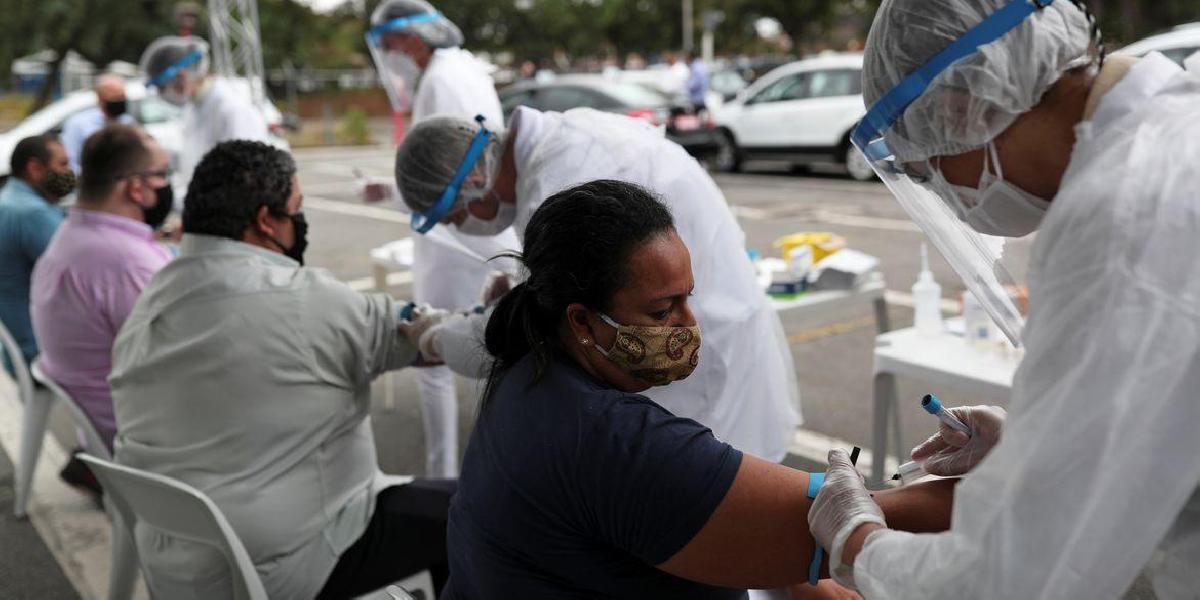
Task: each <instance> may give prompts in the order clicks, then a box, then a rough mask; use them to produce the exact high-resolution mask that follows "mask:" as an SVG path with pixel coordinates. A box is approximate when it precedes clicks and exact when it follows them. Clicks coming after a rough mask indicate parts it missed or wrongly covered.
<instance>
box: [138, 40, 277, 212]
mask: <svg viewBox="0 0 1200 600" xmlns="http://www.w3.org/2000/svg"><path fill="white" fill-rule="evenodd" d="M141 68H142V71H143V72H144V73H146V77H147V80H146V87H148V88H154V89H157V90H158V95H159V96H160V97H161V98H162V99H163V100H166V101H167V102H170V103H171V104H174V105H175V106H180V107H183V145H182V147H181V148H180V151H179V166H178V168H177V169H176V170H175V174H176V178H175V181H174V186H175V189H176V190H179V191H180V192H183V191H186V190H187V186H188V183H189V182H190V181H191V179H192V172H193V171H195V169H196V165H197V164H199V163H200V159H202V158H204V155H205V154H206V153H208V151H209V150H211V149H212V148H213V146H216V145H217V144H218V143H220V142H224V141H227V140H256V141H260V142H270V141H271V137H270V131H269V129H268V128H267V119H266V117H265V116H263V112H262V110H261V109H260V108H259V107H258V106H255V104H254V99H253V97H252V96H251V93H250V89H249V86H243V85H242V84H243V83H244V82H242V81H236V80H229V79H219V78H216V77H213V76H211V75H210V74H209V53H208V44H207V43H206V42H205V41H204V40H202V39H200V38H198V37H195V36H189V37H174V36H167V37H161V38H159V39H157V40H155V41H154V42H153V43H152V44H150V46H148V47H147V48H146V50H145V52H143V53H142V60H141Z"/></svg>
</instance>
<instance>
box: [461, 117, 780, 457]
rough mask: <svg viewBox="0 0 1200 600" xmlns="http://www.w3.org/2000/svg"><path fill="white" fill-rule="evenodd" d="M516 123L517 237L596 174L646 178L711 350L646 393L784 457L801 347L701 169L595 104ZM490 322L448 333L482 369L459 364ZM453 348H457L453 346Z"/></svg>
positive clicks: (740, 442) (763, 452) (747, 448)
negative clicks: (688, 270)
mask: <svg viewBox="0 0 1200 600" xmlns="http://www.w3.org/2000/svg"><path fill="white" fill-rule="evenodd" d="M513 129H514V130H515V135H516V141H515V142H514V153H515V155H514V162H515V164H516V169H517V214H516V221H515V222H514V224H513V228H514V229H516V230H517V232H518V233H520V232H524V230H525V226H526V225H527V224H528V223H529V219H530V217H532V216H533V213H534V211H536V210H537V208H538V207H539V206H541V204H542V202H544V201H545V200H546V198H548V197H550V196H552V195H554V194H555V193H556V192H559V191H562V190H565V189H567V188H570V187H572V186H575V185H579V184H581V183H586V182H589V181H594V180H597V179H616V180H620V181H626V182H629V183H635V184H638V185H640V186H642V187H645V188H646V189H648V190H650V191H651V192H653V193H655V194H657V195H658V196H659V197H660V198H661V199H662V200H663V202H664V203H666V205H667V206H668V207H669V208H670V209H671V213H672V214H673V215H674V217H675V228H676V230H677V231H678V232H679V237H680V238H682V239H683V242H684V243H685V244H687V247H688V249H689V250H691V254H692V274H693V276H694V277H695V281H696V294H695V297H693V298H692V299H691V300H690V301H689V303H690V305H691V308H692V312H694V313H695V315H696V320H697V321H699V323H700V330H701V333H702V335H703V337H704V343H703V350H702V351H701V354H700V357H701V358H700V365H699V367H698V368H697V369H696V371H695V372H694V373H693V374H692V375H691V376H690V377H688V378H687V379H684V380H683V381H677V382H675V383H672V384H670V385H668V386H665V387H655V388H651V389H649V390H647V391H646V392H644V394H645V395H646V396H647V397H649V398H650V399H652V400H654V401H655V402H657V403H659V404H660V405H662V406H663V407H664V408H666V409H667V410H670V411H671V412H672V413H674V414H676V415H679V416H683V417H688V418H691V419H694V420H696V421H698V422H700V423H701V424H704V425H706V426H708V427H710V428H711V429H712V430H713V432H714V433H715V434H716V435H717V437H718V438H720V439H722V440H724V441H725V442H728V443H730V444H732V445H734V446H735V447H737V448H739V449H740V450H742V451H744V452H749V453H751V454H754V455H757V456H760V457H762V458H765V459H767V460H772V461H776V462H778V461H781V460H783V458H784V456H785V455H786V454H787V448H788V446H789V444H790V443H791V441H792V436H793V435H794V434H795V431H796V427H797V426H799V424H800V422H801V420H800V412H799V407H800V401H799V390H798V388H797V386H796V379H795V372H794V365H793V363H792V353H791V350H790V349H789V347H788V343H787V339H786V337H785V335H784V333H783V326H782V324H781V323H780V321H779V316H778V315H776V314H775V311H774V309H772V308H771V305H770V303H769V302H768V300H767V296H766V294H764V293H763V290H762V288H761V287H759V286H758V284H757V282H756V281H755V276H754V267H753V265H752V264H751V263H750V259H749V257H748V256H747V255H746V242H745V235H744V234H743V233H742V230H741V228H740V227H739V226H738V224H737V221H735V220H734V217H733V214H732V212H731V211H730V210H729V206H728V205H727V204H726V202H725V197H724V196H723V195H722V194H721V190H719V189H718V188H717V186H716V184H715V183H714V182H713V180H712V178H711V177H709V176H708V173H706V172H705V171H704V168H703V167H701V166H700V165H699V163H697V162H696V161H695V159H693V158H692V157H690V156H688V154H687V152H685V151H684V150H683V148H681V147H679V146H678V145H676V144H674V143H672V142H669V141H667V140H666V139H665V138H664V137H663V133H662V131H661V130H658V129H655V128H654V127H652V126H651V125H650V124H648V123H646V122H644V121H638V120H634V119H630V118H628V117H624V116H619V115H613V114H609V113H603V112H598V111H595V110H591V109H574V110H569V111H567V112H565V113H553V112H547V113H541V112H538V111H536V110H533V109H529V108H525V107H520V108H518V109H517V111H516V113H514V116H513ZM485 321H486V320H485V319H476V320H475V322H474V323H473V325H474V327H475V331H474V332H473V334H474V335H475V336H476V337H474V338H472V337H469V336H460V335H455V334H453V333H448V334H447V335H445V336H444V337H443V338H442V339H443V342H442V345H443V347H444V351H443V356H444V357H445V358H446V361H447V363H448V364H451V365H452V366H454V367H455V368H456V370H457V369H460V368H462V369H467V370H470V369H477V368H478V364H470V363H469V362H467V363H466V364H464V361H461V360H460V358H461V357H462V356H463V354H464V351H463V349H462V348H461V346H472V347H473V348H475V349H478V348H479V344H480V341H479V340H481V339H482V333H481V332H480V331H479V329H480V328H481V327H482V325H483V324H484V322H485ZM455 344H456V345H458V346H460V348H450V347H448V346H450V345H455ZM466 354H467V355H468V356H469V355H470V352H467V353H466Z"/></svg>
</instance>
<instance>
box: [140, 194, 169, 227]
mask: <svg viewBox="0 0 1200 600" xmlns="http://www.w3.org/2000/svg"><path fill="white" fill-rule="evenodd" d="M154 196H155V198H154V206H152V207H150V208H145V207H142V220H143V221H145V222H146V224H147V225H149V226H150V227H151V228H152V229H158V228H159V227H162V224H163V223H165V222H166V221H167V217H168V216H170V215H171V208H172V207H174V206H175V190H173V189H171V184H169V183H168V184H167V185H164V186H163V187H160V188H158V189H156V190H154Z"/></svg>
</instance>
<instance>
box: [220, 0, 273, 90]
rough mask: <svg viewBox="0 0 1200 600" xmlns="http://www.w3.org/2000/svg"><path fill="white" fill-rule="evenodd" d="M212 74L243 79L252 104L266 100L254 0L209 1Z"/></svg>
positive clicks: (260, 44)
mask: <svg viewBox="0 0 1200 600" xmlns="http://www.w3.org/2000/svg"><path fill="white" fill-rule="evenodd" d="M208 19H209V31H210V32H211V35H212V39H211V40H210V42H211V49H212V61H213V72H214V73H215V74H216V75H218V76H221V77H239V78H245V79H246V80H247V81H249V82H250V90H251V92H252V93H253V94H254V101H255V103H257V104H260V105H261V104H263V103H265V102H266V100H267V92H266V83H265V82H266V79H265V78H264V74H265V69H264V68H263V56H262V42H261V41H260V38H259V34H258V32H259V29H258V3H257V2H256V0H208Z"/></svg>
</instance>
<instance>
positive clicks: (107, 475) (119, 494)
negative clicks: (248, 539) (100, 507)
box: [79, 455, 267, 600]
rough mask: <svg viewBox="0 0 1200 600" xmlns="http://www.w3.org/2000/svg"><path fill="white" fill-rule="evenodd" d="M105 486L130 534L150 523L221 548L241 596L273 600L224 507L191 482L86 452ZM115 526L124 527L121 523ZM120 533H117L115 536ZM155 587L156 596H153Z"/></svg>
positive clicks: (235, 590)
mask: <svg viewBox="0 0 1200 600" xmlns="http://www.w3.org/2000/svg"><path fill="white" fill-rule="evenodd" d="M79 458H80V460H82V461H84V462H85V463H87V465H88V466H89V467H91V468H92V472H93V473H95V474H96V478H97V479H99V480H100V485H102V486H104V493H105V495H106V496H107V498H108V499H109V502H111V503H112V504H113V505H114V506H115V507H116V508H117V511H118V512H119V513H120V514H121V519H120V523H123V524H124V526H125V534H126V535H128V536H130V539H133V530H134V524H135V523H137V522H138V521H143V522H145V523H146V524H148V525H150V526H152V527H155V528H157V529H160V530H162V531H164V532H166V533H167V534H168V535H170V536H172V537H176V538H179V539H184V540H189V541H193V542H197V543H201V544H205V545H208V546H212V547H214V548H216V549H217V550H219V551H220V552H221V554H223V555H224V556H225V560H226V561H228V563H229V571H230V575H231V579H232V581H233V597H234V598H235V600H267V592H266V590H265V589H263V585H262V581H260V580H259V578H258V573H257V572H256V571H255V570H254V563H253V562H251V561H250V555H249V554H247V553H246V548H245V547H244V546H242V542H241V540H239V539H238V536H237V533H235V532H234V531H233V527H231V526H230V525H229V522H228V521H226V520H225V516H224V515H222V514H221V509H219V508H217V505H216V504H213V502H212V500H209V499H208V497H207V496H205V495H204V494H203V493H201V492H200V491H199V490H197V489H196V488H193V487H192V486H190V485H187V484H185V483H182V482H180V481H176V480H175V479H172V478H170V477H166V476H163V475H157V474H155V473H148V472H146V471H142V470H139V469H134V468H131V467H126V466H124V465H118V464H116V463H113V462H111V461H107V460H103V459H100V458H96V457H94V456H87V455H81V456H80V457H79ZM113 526H114V527H118V526H120V525H119V524H118V522H114V523H113ZM114 537H115V536H114ZM153 594H154V593H153V590H151V596H153Z"/></svg>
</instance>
